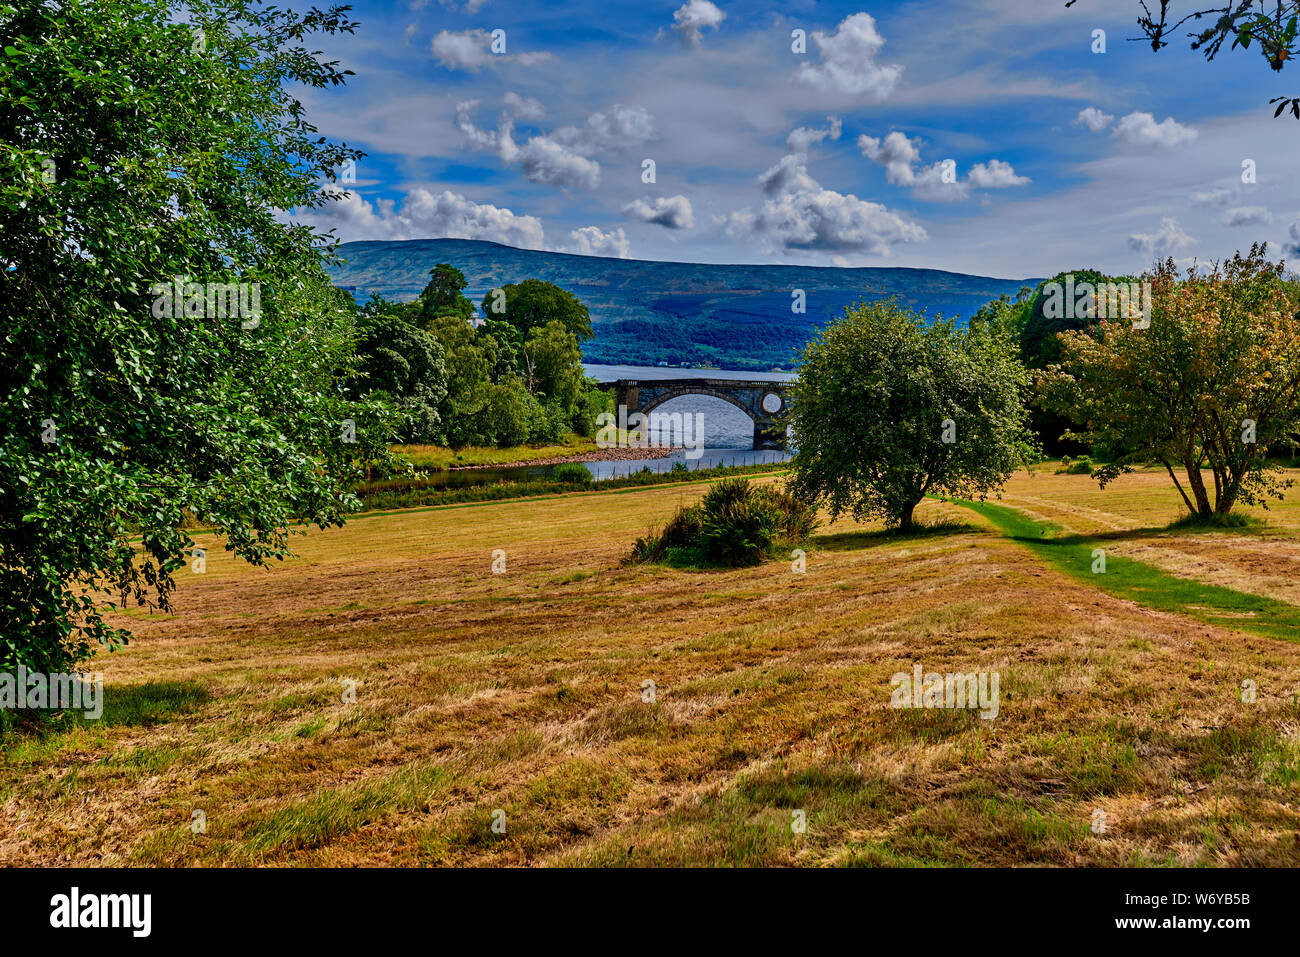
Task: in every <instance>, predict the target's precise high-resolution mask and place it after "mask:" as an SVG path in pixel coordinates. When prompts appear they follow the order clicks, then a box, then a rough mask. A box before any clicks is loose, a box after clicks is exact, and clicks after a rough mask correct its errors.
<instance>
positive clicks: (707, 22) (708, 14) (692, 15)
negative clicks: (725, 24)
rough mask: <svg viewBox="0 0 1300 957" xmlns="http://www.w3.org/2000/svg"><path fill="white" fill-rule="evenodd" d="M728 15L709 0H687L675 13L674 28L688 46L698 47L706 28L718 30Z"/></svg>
mask: <svg viewBox="0 0 1300 957" xmlns="http://www.w3.org/2000/svg"><path fill="white" fill-rule="evenodd" d="M725 19H727V15H726V14H725V13H723V12H722V11H721V10H719V9H718V7H717V5H716V4H713V3H710V2H709V0H687V2H686V3H683V4H682V5H681V6H680V7H678V8H677V11H676V12H675V13H673V30H674V31H676V33H677V36H678V37H680V38H681V41H682V43H684V44H686V46H688V47H698V46H699V45H700V41H701V40H702V39H703V38H704V31H705V30H706V29H712V30H716V29H718V27H719V26H720V25H721V23H722V21H723V20H725Z"/></svg>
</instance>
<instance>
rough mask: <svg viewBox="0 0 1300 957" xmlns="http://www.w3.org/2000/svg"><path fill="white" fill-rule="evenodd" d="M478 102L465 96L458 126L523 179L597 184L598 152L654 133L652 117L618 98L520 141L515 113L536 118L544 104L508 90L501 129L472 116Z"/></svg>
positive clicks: (469, 141) (580, 186)
mask: <svg viewBox="0 0 1300 957" xmlns="http://www.w3.org/2000/svg"><path fill="white" fill-rule="evenodd" d="M479 102H480V101H479V100H463V101H461V102H460V103H457V104H456V127H457V128H458V129H459V130H460V132H461V134H462V135H463V136H464V137H465V143H466V145H467V146H469V148H470V149H473V150H481V151H484V152H489V153H495V154H496V155H497V157H498V158H499V159H500V160H501V162H503V163H505V164H506V165H507V166H518V167H519V169H520V172H522V173H523V175H524V178H525V179H528V180H531V181H532V182H534V183H547V184H550V185H552V186H560V187H573V188H577V189H595V188H596V187H597V186H599V185H600V163H599V162H598V160H597V159H596V158H595V157H596V156H597V155H600V154H609V153H617V152H619V151H621V150H624V149H628V148H630V147H633V146H639V145H641V144H642V143H644V142H646V141H647V140H650V139H653V138H654V136H655V123H654V117H653V116H651V115H650V113H648V112H647V111H646V110H645V109H644V108H642V107H639V106H624V105H623V104H622V103H615V104H614V105H613V106H611V107H610V108H609V109H608V110H604V111H602V112H599V113H593V114H591V115H590V116H588V117H587V120H586V122H585V123H584V124H583V125H582V126H563V127H560V128H559V129H557V130H555V131H553V132H551V133H549V134H540V135H537V136H530V137H528V139H527V140H525V142H524V143H523V145H520V144H519V143H518V142H517V141H516V140H515V118H516V116H518V117H521V118H530V117H536V116H537V115H539V114H540V113H544V112H545V110H544V108H543V107H542V104H541V103H539V102H538V101H536V100H532V99H527V98H524V97H521V96H518V95H516V94H513V93H507V94H506V95H505V97H504V101H503V102H504V106H505V109H503V110H502V113H501V117H500V119H499V120H498V122H497V128H496V129H495V130H488V129H484V128H482V127H480V126H479V125H477V124H476V123H475V122H474V119H473V115H472V114H473V112H474V110H475V109H476V108H477V107H478V105H479Z"/></svg>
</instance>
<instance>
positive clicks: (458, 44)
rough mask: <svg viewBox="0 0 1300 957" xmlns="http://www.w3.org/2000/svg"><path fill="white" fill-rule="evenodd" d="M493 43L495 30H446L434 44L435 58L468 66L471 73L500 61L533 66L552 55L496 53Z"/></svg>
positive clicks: (451, 67) (458, 67)
mask: <svg viewBox="0 0 1300 957" xmlns="http://www.w3.org/2000/svg"><path fill="white" fill-rule="evenodd" d="M491 46H492V34H490V33H488V32H487V31H486V30H466V31H464V32H463V33H453V32H452V31H450V30H443V31H441V32H440V33H439V34H438V35H437V36H436V37H434V38H433V43H432V44H431V48H432V50H433V56H434V59H436V60H437V61H438V62H439V63H440V64H442V65H443V66H444V67H446V68H447V69H448V70H468V71H469V72H471V73H477V72H478V71H479V70H480V69H481V68H483V67H485V66H487V65H488V64H489V63H494V62H497V61H503V60H504V61H509V62H512V63H518V64H519V65H520V66H532V65H533V64H535V63H542V62H543V61H545V60H549V59H551V54H549V53H493V52H492V50H491Z"/></svg>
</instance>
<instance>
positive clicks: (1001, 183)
mask: <svg viewBox="0 0 1300 957" xmlns="http://www.w3.org/2000/svg"><path fill="white" fill-rule="evenodd" d="M967 179H969V180H970V182H971V185H972V186H978V187H979V188H980V189H1006V188H1007V187H1008V186H1024V185H1025V184H1026V183H1028V182H1029V181H1030V180H1029V177H1028V176H1017V175H1016V171H1015V170H1014V169H1012V167H1011V164H1010V163H1004V162H1003V161H1002V160H998V159H995V160H989V161H988V163H987V164H984V163H976V164H975V165H974V166H972V167H971V168H970V172H969V173H968V174H967Z"/></svg>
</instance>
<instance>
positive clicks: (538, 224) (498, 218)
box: [294, 189, 545, 249]
mask: <svg viewBox="0 0 1300 957" xmlns="http://www.w3.org/2000/svg"><path fill="white" fill-rule="evenodd" d="M335 195H336V196H338V199H337V201H335V202H331V203H329V204H327V205H325V206H323V207H321V208H319V209H315V210H311V211H310V212H307V213H304V214H302V215H300V216H295V217H294V219H295V220H296V221H298V222H303V223H307V224H310V225H313V226H317V227H319V228H321V229H331V228H334V229H336V230H337V231H338V234H339V235H340V236H341V237H343V238H344V239H347V240H349V241H353V240H361V239H487V240H491V241H492V242H496V243H504V244H505V245H507V246H518V247H520V248H523V249H543V248H545V247H544V245H543V235H542V221H541V220H540V219H537V218H536V217H534V216H519V215H516V214H515V213H513V212H512V211H510V210H509V209H505V208H503V207H499V206H492V205H489V204H486V203H476V202H474V201H473V200H470V199H468V198H466V197H465V196H462V195H461V194H459V193H453V192H451V191H450V190H443V191H442V192H440V193H435V192H430V191H429V190H427V189H414V190H411V191H410V192H409V193H407V194H406V197H405V199H404V200H403V201H402V205H401V207H400V208H399V207H398V206H397V204H396V202H395V201H394V200H391V199H377V200H376V201H375V202H373V203H371V202H368V201H367V200H365V199H364V198H362V196H361V195H360V194H359V193H357V192H355V191H351V192H349V193H347V194H344V193H341V192H336V193H335Z"/></svg>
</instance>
